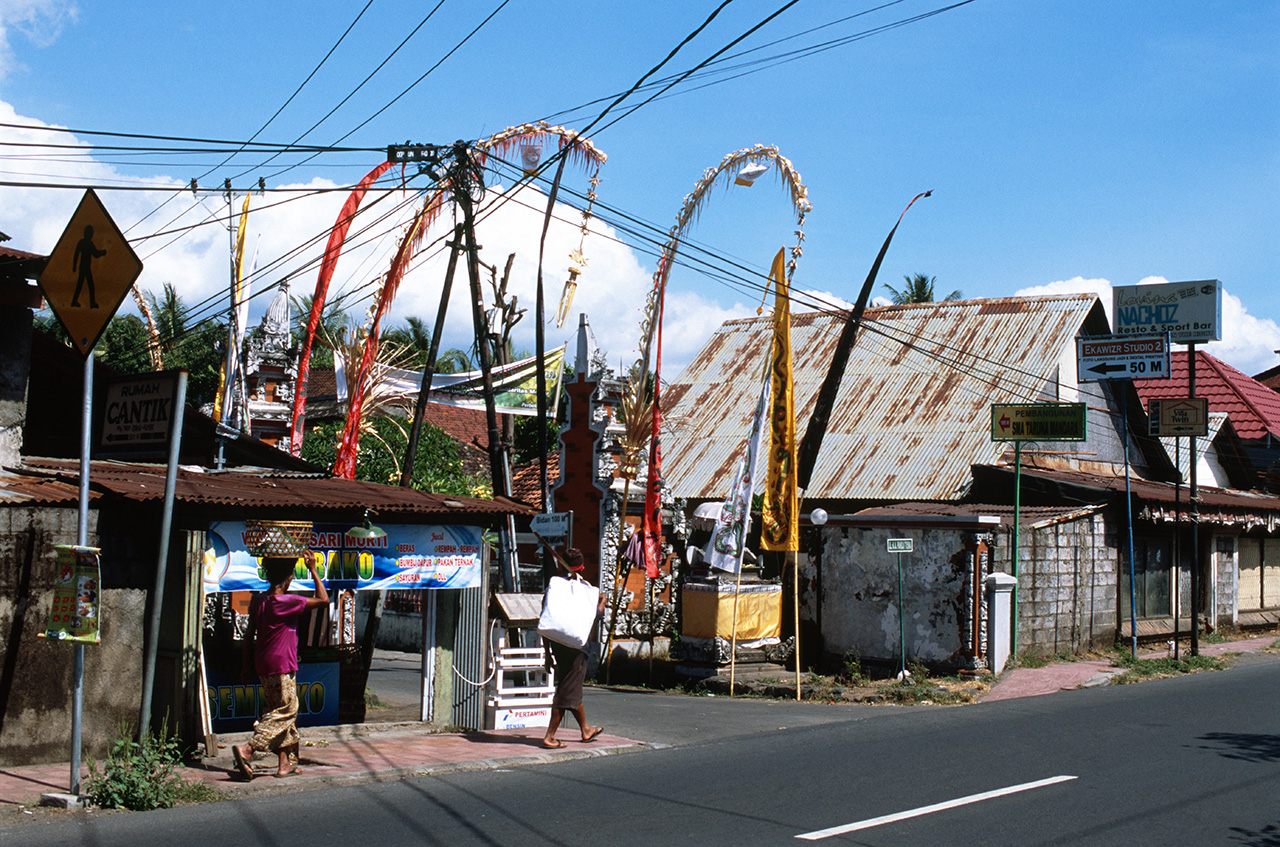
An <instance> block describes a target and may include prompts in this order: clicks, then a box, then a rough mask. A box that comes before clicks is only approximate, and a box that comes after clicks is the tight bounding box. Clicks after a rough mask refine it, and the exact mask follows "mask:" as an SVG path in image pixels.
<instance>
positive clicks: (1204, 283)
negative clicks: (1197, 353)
mask: <svg viewBox="0 0 1280 847" xmlns="http://www.w3.org/2000/svg"><path fill="white" fill-rule="evenodd" d="M1111 305H1112V324H1113V326H1114V327H1115V333H1116V335H1154V334H1159V333H1163V332H1167V333H1169V340H1170V341H1172V342H1173V343H1175V344H1197V343H1199V342H1202V341H1218V340H1219V339H1221V338H1222V283H1221V282H1219V281H1218V280H1216V279H1205V280H1199V281H1197V282H1166V283H1161V284H1158V285H1118V286H1116V287H1115V288H1114V289H1112V292H1111Z"/></svg>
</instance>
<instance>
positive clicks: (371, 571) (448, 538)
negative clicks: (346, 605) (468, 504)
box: [204, 521, 484, 594]
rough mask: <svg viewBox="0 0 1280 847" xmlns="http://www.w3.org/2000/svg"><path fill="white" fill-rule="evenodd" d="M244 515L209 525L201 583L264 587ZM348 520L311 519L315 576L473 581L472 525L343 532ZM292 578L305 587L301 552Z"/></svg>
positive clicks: (210, 588)
mask: <svg viewBox="0 0 1280 847" xmlns="http://www.w3.org/2000/svg"><path fill="white" fill-rule="evenodd" d="M245 529H246V528H245V522H244V521H217V522H215V523H212V524H210V525H209V536H208V537H209V546H208V548H207V549H206V550H205V554H204V591H205V593H206V594H212V593H214V592H218V591H266V590H267V589H268V588H270V587H271V585H270V583H268V582H267V579H266V577H265V575H264V574H263V573H262V571H261V569H260V568H261V559H259V558H258V557H257V556H253V555H252V554H250V553H249V549H248V548H249V544H248V543H247V541H246V538H245ZM349 529H351V526H350V525H345V526H344V525H342V524H319V523H318V524H315V525H314V526H313V528H312V532H311V541H310V543H309V544H308V547H309V549H310V553H309V555H311V556H312V557H314V558H315V561H316V569H317V570H318V571H319V573H320V578H321V579H323V580H324V582H325V585H326V586H328V587H329V588H330V589H337V590H343V589H347V588H351V589H354V590H356V591H367V590H380V589H387V590H393V589H398V588H476V587H477V586H479V585H480V568H481V559H482V557H481V555H480V551H481V544H483V543H484V540H483V538H482V537H481V528H480V527H478V526H418V525H400V526H394V525H388V526H385V527H383V529H384V531H385V532H386V535H385V536H382V537H378V538H369V537H361V536H357V535H349V534H347V530H349ZM293 585H294V587H295V588H296V589H298V590H300V591H307V590H310V589H313V588H314V587H315V586H314V585H312V583H311V578H310V575H309V574H308V572H307V567H306V564H305V563H304V562H303V560H302V559H301V558H299V559H298V564H297V566H296V567H295V569H294V575H293Z"/></svg>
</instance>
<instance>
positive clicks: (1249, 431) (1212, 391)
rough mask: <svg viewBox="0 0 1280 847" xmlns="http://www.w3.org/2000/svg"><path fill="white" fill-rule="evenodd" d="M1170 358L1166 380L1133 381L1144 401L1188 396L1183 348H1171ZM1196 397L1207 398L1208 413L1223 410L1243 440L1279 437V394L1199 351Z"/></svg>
mask: <svg viewBox="0 0 1280 847" xmlns="http://www.w3.org/2000/svg"><path fill="white" fill-rule="evenodd" d="M1170 359H1171V361H1170V367H1169V370H1170V378H1169V379H1141V380H1134V383H1133V385H1134V387H1135V388H1137V389H1138V395H1139V396H1140V397H1142V400H1143V402H1144V403H1146V402H1148V401H1150V400H1151V399H1152V398H1161V399H1163V398H1166V397H1189V396H1190V388H1189V384H1190V378H1191V374H1190V369H1189V367H1188V362H1189V361H1190V359H1189V358H1188V356H1187V351H1185V350H1178V351H1175V352H1174V353H1173V354H1172V356H1171V357H1170ZM1196 396H1197V397H1206V398H1208V400H1209V411H1210V412H1225V413H1226V415H1227V417H1228V418H1229V419H1230V421H1231V426H1232V427H1233V428H1234V429H1235V431H1236V434H1237V435H1239V436H1240V438H1242V439H1244V440H1245V441H1256V440H1258V439H1261V438H1265V437H1266V436H1267V435H1272V436H1274V437H1276V438H1280V394H1278V393H1276V392H1275V391H1274V390H1272V389H1270V388H1268V387H1267V386H1265V385H1263V384H1262V383H1260V382H1258V381H1257V380H1256V379H1254V378H1253V377H1251V376H1248V375H1246V374H1244V373H1241V372H1240V371H1238V370H1236V369H1235V368H1233V367H1231V366H1230V365H1228V364H1227V363H1226V362H1223V361H1222V360H1220V359H1215V358H1214V357H1213V356H1210V355H1209V354H1208V353H1206V352H1204V351H1203V350H1197V351H1196Z"/></svg>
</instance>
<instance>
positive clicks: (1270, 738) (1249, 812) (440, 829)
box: [4, 661, 1280, 847]
mask: <svg viewBox="0 0 1280 847" xmlns="http://www.w3.org/2000/svg"><path fill="white" fill-rule="evenodd" d="M1278 687H1280V662H1274V661H1272V662H1263V663H1258V664H1252V665H1247V666H1244V667H1239V668H1236V669H1233V670H1231V671H1227V672H1224V673H1214V674H1199V675H1195V676H1191V677H1184V678H1181V679H1173V680H1162V681H1156V682H1148V683H1143V684H1141V685H1129V686H1111V687H1106V688H1096V689H1090V690H1085V691H1072V692H1065V693H1063V694H1060V695H1054V696H1051V697H1033V698H1026V699H1021V700H1011V701H1003V702H997V703H991V704H979V705H976V706H967V707H963V708H948V709H944V708H919V707H916V708H892V707H867V706H863V707H853V708H850V707H834V706H814V705H809V704H794V703H779V702H772V701H759V700H756V701H752V700H743V699H736V700H732V701H730V700H727V699H725V698H693V697H678V696H677V697H673V696H666V695H656V694H655V695H644V694H617V693H613V692H600V691H595V692H591V694H590V695H589V699H588V709H589V710H590V711H591V714H592V718H593V720H595V719H598V720H599V721H601V722H603V723H610V722H613V723H614V725H615V727H616V729H617V731H621V732H625V733H626V734H628V735H630V736H632V737H636V738H646V739H649V740H654V741H659V742H663V743H667V744H671V745H673V746H671V747H667V748H663V749H658V750H652V751H647V752H640V753H635V754H629V755H621V756H610V757H604V758H600V759H588V760H578V761H568V762H562V763H556V764H552V765H545V766H535V767H521V768H514V769H507V770H498V771H489V772H480V773H464V774H453V775H450V776H446V777H438V778H425V779H417V780H406V781H403V782H397V783H389V784H373V785H365V786H360V787H352V788H342V789H333V790H325V791H311V792H306V793H302V794H296V795H287V796H280V797H265V798H261V799H255V800H250V801H243V802H236V803H219V804H211V805H207V806H201V807H194V808H187V809H178V810H171V811H168V812H155V813H148V814H145V815H116V816H111V817H103V818H98V819H91V820H90V821H89V822H87V823H86V822H77V823H73V824H68V825H64V824H55V825H48V826H39V827H27V828H23V829H19V830H12V831H9V832H5V833H4V836H5V843H6V847H7V845H8V844H9V843H13V844H23V845H25V844H32V845H59V847H62V846H63V845H65V844H69V843H87V844H95V845H97V844H102V845H107V844H130V845H134V844H159V843H163V842H166V841H169V842H174V843H181V844H183V845H184V847H187V845H192V846H193V847H194V846H195V845H204V844H210V845H219V847H224V846H225V845H227V844H239V845H271V846H272V847H276V845H279V847H286V845H295V844H296V845H308V847H310V845H315V844H348V843H350V844H366V843H369V842H370V841H371V840H374V841H376V843H378V844H428V845H434V844H440V845H449V847H462V845H472V844H479V845H538V844H551V845H588V844H609V845H614V844H617V845H653V844H663V845H666V844H670V845H682V844H697V845H708V844H711V845H717V844H735V845H736V844H745V845H756V844H779V845H781V844H802V843H810V842H809V841H807V840H800V839H798V836H801V835H805V834H811V833H816V832H818V831H821V830H824V829H827V828H831V827H840V826H848V825H852V824H858V823H860V822H867V821H874V820H875V819H878V818H883V817H884V816H888V815H895V814H900V813H904V812H913V811H918V810H922V809H925V810H928V809H929V808H930V807H934V808H933V810H932V811H927V812H926V813H921V814H917V815H915V816H912V817H907V818H905V819H901V820H896V821H890V822H884V823H880V824H879V825H875V826H869V827H868V828H864V829H859V830H856V831H852V832H847V833H845V834H838V835H833V836H831V837H829V838H825V839H822V838H819V839H817V843H835V844H862V845H886V846H887V845H970V844H972V845H978V844H982V845H1019V847H1022V846H1023V845H1067V844H1070V845H1126V847H1129V845H1147V844H1150V845H1162V847H1167V845H1249V846H1250V847H1266V846H1268V845H1269V847H1275V845H1277V844H1280V804H1277V803H1276V801H1275V798H1276V797H1277V794H1278V793H1280V717H1278V716H1277V712H1276V709H1275V707H1274V700H1275V697H1274V693H1275V692H1276V690H1277V688H1278ZM619 722H627V723H629V725H628V726H619V725H617V724H618V723H619ZM1047 780H1057V781H1053V782H1049V783H1047V784H1043V783H1045V781H1047ZM1014 789H1017V790H1016V791H1014V793H1007V794H1004V795H1003V796H998V797H994V798H990V799H981V797H982V795H984V794H987V793H990V792H998V791H1002V790H1014ZM943 806H945V808H942V807H943Z"/></svg>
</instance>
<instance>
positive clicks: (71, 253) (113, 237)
mask: <svg viewBox="0 0 1280 847" xmlns="http://www.w3.org/2000/svg"><path fill="white" fill-rule="evenodd" d="M140 273H142V260H141V259H139V258H138V255H137V254H136V253H134V252H133V248H132V247H130V246H129V242H128V241H126V240H125V238H124V235H123V234H122V233H121V232H120V228H119V227H117V226H116V224H115V221H113V220H111V216H110V215H109V214H107V210H106V208H105V207H104V206H103V205H102V201H100V200H99V199H98V195H97V194H95V193H94V192H93V189H92V188H90V189H87V190H86V191H85V193H84V197H83V198H81V200H80V205H79V206H77V207H76V211H75V214H73V215H72V216H71V221H70V223H68V224H67V228H66V229H65V230H63V232H62V236H61V237H60V238H59V239H58V243H57V244H56V245H55V246H54V248H53V252H52V253H50V254H49V259H48V261H47V262H46V263H45V267H44V271H42V272H41V274H40V278H39V279H38V280H37V281H36V282H37V283H38V284H39V286H40V290H41V291H42V292H43V293H44V298H45V300H47V301H48V303H49V308H50V309H51V310H53V314H54V316H56V317H57V319H58V320H59V322H61V323H62V326H63V328H64V329H66V331H67V335H69V336H70V337H71V343H72V344H73V345H74V346H75V348H76V349H77V350H79V351H80V355H82V356H88V355H89V353H90V352H92V350H93V348H94V345H96V344H97V343H98V339H99V338H100V337H101V336H102V332H103V330H105V329H106V328H107V323H108V322H109V321H110V320H111V318H112V316H113V315H115V313H116V310H117V309H119V308H120V304H121V303H122V302H123V301H124V297H125V295H126V294H128V293H129V289H130V288H132V287H133V282H134V280H136V279H137V278H138V274H140Z"/></svg>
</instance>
